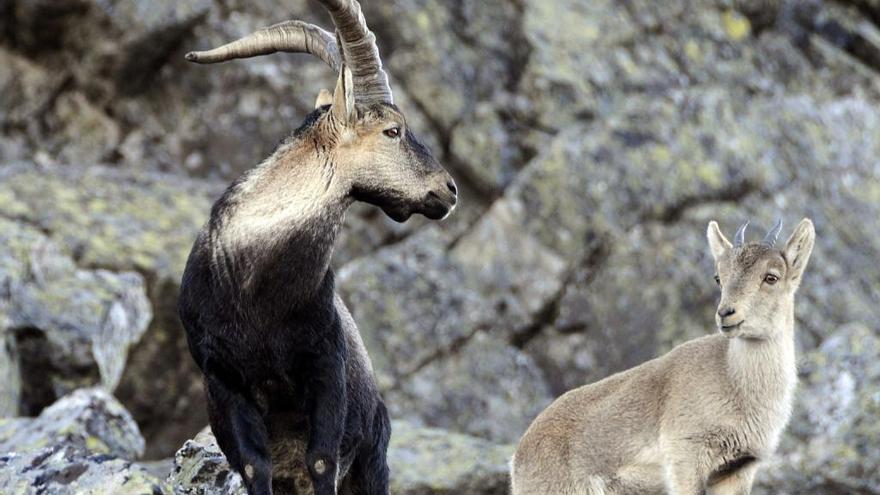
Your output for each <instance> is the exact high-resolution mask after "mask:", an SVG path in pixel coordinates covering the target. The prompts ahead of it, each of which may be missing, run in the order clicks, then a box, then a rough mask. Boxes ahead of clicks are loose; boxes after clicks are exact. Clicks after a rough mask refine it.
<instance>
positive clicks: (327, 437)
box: [179, 0, 456, 495]
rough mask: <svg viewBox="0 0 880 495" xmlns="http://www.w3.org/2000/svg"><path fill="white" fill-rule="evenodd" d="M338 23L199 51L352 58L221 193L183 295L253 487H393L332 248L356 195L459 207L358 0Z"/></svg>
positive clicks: (334, 5) (393, 210) (216, 406)
mask: <svg viewBox="0 0 880 495" xmlns="http://www.w3.org/2000/svg"><path fill="white" fill-rule="evenodd" d="M321 3H322V4H323V5H324V6H325V7H326V8H327V10H328V11H329V12H330V15H331V16H332V18H333V23H334V25H335V26H336V36H334V35H331V34H330V33H329V32H327V31H324V30H323V29H321V28H319V27H317V26H314V25H311V24H307V23H304V22H300V21H289V22H284V23H281V24H277V25H274V26H271V27H268V28H265V29H262V30H259V31H257V32H255V33H253V34H251V35H249V36H246V37H244V38H242V39H240V40H238V41H234V42H232V43H229V44H227V45H224V46H221V47H219V48H216V49H213V50H209V51H206V52H193V53H189V54H187V56H186V58H187V59H188V60H191V61H194V62H200V63H214V62H222V61H225V60H229V59H234V58H242V57H252V56H257V55H265V54H269V53H274V52H278V51H283V52H304V53H311V54H313V55H316V56H317V57H319V58H320V59H321V60H323V61H324V62H326V63H327V64H329V65H330V67H332V68H333V69H334V70H336V71H338V72H339V78H338V82H337V85H336V90H335V92H334V93H333V95H332V97H331V96H330V95H329V93H327V92H322V93H321V96H319V97H318V102H317V105H316V106H317V107H318V108H317V109H316V110H315V111H314V112H313V113H311V114H310V115H309V116H308V117H307V118H306V120H305V122H304V123H303V125H302V126H301V127H300V128H299V129H297V130H296V132H294V134H293V136H292V137H291V138H289V139H288V140H286V141H285V142H284V143H283V144H281V145H280V146H279V148H278V149H277V150H276V151H275V152H274V153H273V154H272V156H270V157H269V158H268V159H267V160H265V161H264V162H263V163H261V164H260V165H258V166H257V167H255V168H253V169H251V170H250V171H248V172H247V173H245V174H244V175H243V176H242V177H241V178H240V179H239V180H237V181H236V182H234V183H233V184H232V185H231V186H229V188H228V189H227V190H226V192H225V193H224V194H223V196H222V197H221V198H220V199H219V200H218V201H217V202H216V203H215V204H214V207H213V209H212V210H211V217H210V220H209V221H208V223H207V224H206V225H205V227H204V228H203V229H202V231H201V232H200V233H199V235H198V238H197V239H196V241H195V245H194V246H193V249H192V252H191V254H190V257H189V260H188V262H187V266H186V271H185V273H184V276H183V282H182V285H181V295H180V308H179V309H180V317H181V319H182V321H183V324H184V327H185V328H186V331H187V339H188V342H189V347H190V351H191V353H192V355H193V357H194V358H195V361H196V363H197V364H198V366H199V367H200V368H201V370H202V372H203V374H204V382H205V388H206V393H207V397H208V412H209V418H210V422H211V427H212V429H213V431H214V434H215V435H216V437H217V442H218V443H219V445H220V448H221V449H222V450H223V453H224V454H225V455H226V457H227V458H228V460H229V462H230V464H231V465H232V467H233V468H234V469H235V470H236V471H238V472H239V473H241V475H242V477H243V479H244V482H245V484H246V486H247V489H248V492H249V493H250V494H252V495H265V494H271V493H272V490H273V486H274V489H275V490H276V491H278V492H284V493H290V492H293V493H312V491H314V493H317V494H319V495H322V494H333V493H336V491H337V489H339V490H340V491H342V492H345V493H359V494H360V493H363V494H386V493H388V467H387V465H386V448H387V444H388V438H389V435H390V424H389V419H388V414H387V412H386V409H385V406H384V404H383V402H382V399H381V397H380V396H379V393H378V391H377V387H376V383H375V380H374V377H373V370H372V366H371V364H370V360H369V357H368V356H367V353H366V350H365V348H364V345H363V343H362V341H361V338H360V336H359V334H358V330H357V327H356V326H355V323H354V321H353V320H352V318H351V316H350V315H349V312H348V310H347V309H346V307H345V304H344V303H343V302H342V300H341V299H340V298H339V296H338V295H337V294H336V291H335V289H334V282H333V271H332V270H331V268H330V264H329V260H330V255H331V251H332V248H333V243H334V240H335V238H336V234H337V232H338V231H339V228H340V225H341V224H342V220H343V215H344V212H345V210H346V208H347V207H348V206H349V205H350V204H351V203H352V202H353V201H365V202H367V203H371V204H374V205H376V206H379V207H380V208H382V210H383V211H384V212H385V213H386V214H387V215H388V216H390V217H391V218H393V219H394V220H396V221H404V220H406V219H407V218H408V217H409V216H410V215H412V214H414V213H419V214H423V215H425V216H427V217H429V218H431V219H440V218H443V217H444V216H446V215H447V214H449V212H451V211H452V209H453V207H454V206H455V202H456V188H455V184H454V182H453V181H452V178H451V177H450V176H449V174H448V173H447V172H446V171H445V170H444V169H443V168H442V167H441V166H440V164H439V163H438V162H437V161H436V160H435V159H434V157H433V156H432V155H431V153H430V151H429V150H428V149H427V148H426V147H425V146H423V145H422V144H421V143H420V142H419V141H418V139H416V137H415V135H414V134H413V132H412V130H410V129H409V128H407V125H406V120H405V119H404V116H403V114H402V113H401V112H400V111H399V110H398V109H397V107H396V106H394V104H393V103H392V96H391V89H390V87H389V85H388V79H387V77H386V75H385V72H384V71H383V69H382V63H381V61H380V60H379V53H378V50H377V48H376V43H375V37H374V35H373V33H372V32H370V30H369V29H368V28H367V25H366V22H365V21H364V18H363V15H362V14H361V11H360V6H359V5H358V2H356V1H354V0H323V1H322V2H321Z"/></svg>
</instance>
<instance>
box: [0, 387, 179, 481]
mask: <svg viewBox="0 0 880 495" xmlns="http://www.w3.org/2000/svg"><path fill="white" fill-rule="evenodd" d="M143 450H144V439H143V437H141V435H140V432H139V431H138V428H137V425H136V424H135V422H134V420H133V419H132V417H131V415H130V414H128V412H127V411H126V410H125V409H124V408H123V407H122V405H121V404H119V402H117V401H116V400H115V399H113V398H112V397H111V396H110V395H109V394H107V392H105V391H103V390H101V389H97V388H95V389H81V390H78V391H76V392H74V393H73V394H70V395H68V396H65V397H63V398H61V399H60V400H58V401H57V402H56V403H55V404H53V405H52V406H50V407H48V408H46V409H45V410H44V411H43V412H42V413H41V414H40V416H39V417H37V418H34V419H25V418H16V419H2V420H0V452H2V453H3V454H2V455H0V491H2V492H3V493H8V494H10V495H12V494H15V495H24V494H42V493H46V494H53V495H67V494H71V495H72V494H78V493H94V494H108V495H109V494H117V493H118V494H151V495H161V494H163V493H166V490H165V487H164V486H163V484H162V483H161V482H160V481H159V480H158V479H156V478H155V477H153V476H151V475H149V474H148V473H147V472H146V471H145V470H144V469H143V468H141V467H139V466H136V465H134V464H132V462H131V461H130V460H126V459H131V458H134V457H137V456H139V455H140V454H141V453H143Z"/></svg>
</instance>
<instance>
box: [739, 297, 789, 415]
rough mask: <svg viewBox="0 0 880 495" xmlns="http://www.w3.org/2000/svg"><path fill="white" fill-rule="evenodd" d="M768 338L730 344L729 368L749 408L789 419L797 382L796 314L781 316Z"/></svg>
mask: <svg viewBox="0 0 880 495" xmlns="http://www.w3.org/2000/svg"><path fill="white" fill-rule="evenodd" d="M769 333H770V334H771V335H772V337H771V338H768V339H760V340H758V339H743V338H735V339H733V340H731V341H730V343H729V347H728V352H727V365H728V370H729V373H730V378H731V382H732V384H733V385H734V387H735V389H736V390H737V392H738V395H739V398H740V400H741V402H742V403H743V405H744V406H746V407H747V408H751V407H755V408H758V409H767V410H768V412H773V411H775V412H777V413H780V414H783V415H785V416H786V418H787V415H788V414H789V412H790V408H791V399H792V397H793V393H794V388H795V384H796V382H797V365H796V361H795V344H794V311H793V308H792V309H790V310H788V311H787V312H786V313H785V314H784V315H780V323H779V325H778V328H775V329H773V331H772V332H769Z"/></svg>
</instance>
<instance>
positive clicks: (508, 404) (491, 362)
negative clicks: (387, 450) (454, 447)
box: [386, 332, 552, 442]
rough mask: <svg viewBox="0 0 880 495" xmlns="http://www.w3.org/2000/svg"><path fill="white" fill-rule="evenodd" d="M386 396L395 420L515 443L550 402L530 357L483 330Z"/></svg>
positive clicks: (427, 365) (408, 377)
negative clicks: (399, 419)
mask: <svg viewBox="0 0 880 495" xmlns="http://www.w3.org/2000/svg"><path fill="white" fill-rule="evenodd" d="M386 395H387V396H388V403H389V407H390V410H391V411H392V414H394V415H395V416H400V417H403V418H405V419H407V420H409V421H412V422H414V423H416V424H425V425H429V426H437V427H441V428H445V429H448V430H452V431H461V432H466V433H469V434H471V435H476V436H480V437H483V438H488V439H491V440H495V441H500V442H515V441H516V440H518V439H519V437H520V436H521V435H522V433H523V432H524V431H525V430H526V428H527V427H528V426H529V424H530V423H531V422H532V420H533V419H535V416H537V415H538V413H539V412H541V410H543V409H544V408H545V407H546V406H547V405H549V404H550V402H551V400H552V396H551V395H550V390H549V388H548V387H547V385H546V384H545V382H544V377H543V376H542V374H541V372H540V371H539V370H538V368H537V366H536V365H535V363H534V362H533V361H532V359H531V358H530V357H529V356H527V355H525V354H523V353H522V352H521V351H519V350H518V349H516V348H515V347H512V346H510V345H508V344H506V343H505V342H504V341H503V340H502V339H501V338H499V336H498V335H497V334H491V333H484V332H479V333H477V334H476V335H474V336H472V337H471V338H470V339H469V340H468V341H467V343H466V344H464V345H463V346H462V347H461V348H460V349H456V352H451V353H449V354H448V355H446V356H438V357H437V358H435V359H433V360H432V361H430V362H429V363H428V364H426V365H425V366H424V367H423V368H422V369H420V370H418V371H417V372H415V373H413V374H412V375H410V376H407V377H406V380H404V381H403V382H402V383H401V384H400V385H399V386H398V387H397V388H395V389H392V390H390V391H389V392H388V393H387V394H386Z"/></svg>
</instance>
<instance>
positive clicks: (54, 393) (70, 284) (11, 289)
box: [0, 217, 151, 416]
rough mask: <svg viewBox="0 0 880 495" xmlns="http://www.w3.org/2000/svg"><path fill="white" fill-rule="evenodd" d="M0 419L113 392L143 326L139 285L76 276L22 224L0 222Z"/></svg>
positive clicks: (124, 275)
mask: <svg viewBox="0 0 880 495" xmlns="http://www.w3.org/2000/svg"><path fill="white" fill-rule="evenodd" d="M0 244H2V245H3V246H4V250H3V253H2V255H0V258H2V259H0V281H2V285H3V287H4V290H3V291H2V292H0V332H2V335H3V339H4V349H2V354H0V362H2V363H3V364H0V372H2V373H3V375H4V376H6V377H7V379H6V380H4V384H3V385H2V386H3V387H4V388H5V389H6V391H7V393H6V394H4V396H3V398H2V400H0V404H2V407H0V408H2V410H3V412H4V413H5V414H4V415H6V416H10V415H16V413H21V414H26V415H35V414H37V413H39V412H40V411H41V410H42V409H43V408H44V407H46V406H48V405H49V404H51V403H52V402H54V401H55V400H56V399H58V398H59V397H61V396H63V395H66V394H67V393H69V392H72V391H73V390H75V389H76V388H79V387H88V386H92V385H101V386H102V387H104V388H105V389H107V390H113V389H115V388H116V386H117V385H118V384H119V380H120V378H121V376H122V372H123V370H124V368H125V364H126V360H127V358H128V349H129V347H130V346H132V345H133V344H135V343H136V342H138V340H139V339H140V338H141V336H142V335H143V334H144V332H145V331H146V329H147V325H148V323H149V321H150V318H151V310H150V305H149V301H148V300H147V295H146V290H145V287H144V281H143V278H142V277H141V276H140V275H139V274H137V273H132V272H121V273H114V272H109V271H106V270H83V269H79V268H77V267H76V265H75V264H74V262H73V261H72V260H71V258H70V257H69V256H68V255H66V254H65V253H62V252H61V251H60V250H59V247H58V245H57V244H56V243H54V242H53V241H51V240H49V239H48V238H47V237H46V236H45V235H44V234H43V233H42V232H40V231H39V230H37V229H36V228H34V227H31V226H30V225H29V224H27V223H24V222H17V221H10V220H5V219H3V218H2V217H0Z"/></svg>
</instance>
